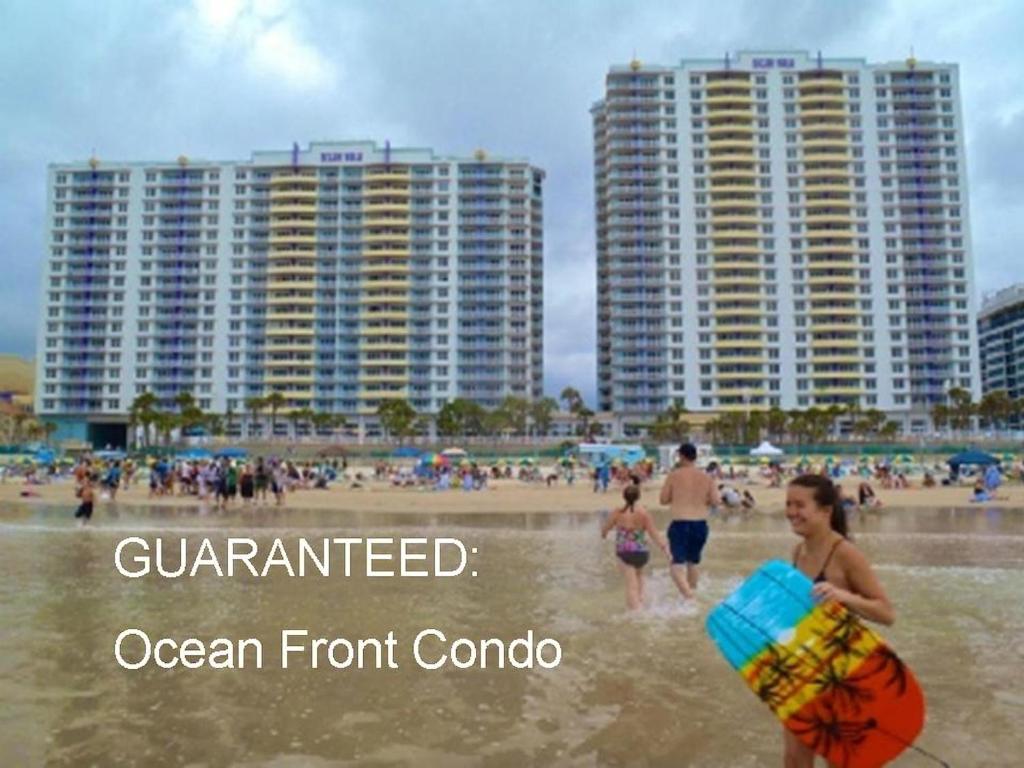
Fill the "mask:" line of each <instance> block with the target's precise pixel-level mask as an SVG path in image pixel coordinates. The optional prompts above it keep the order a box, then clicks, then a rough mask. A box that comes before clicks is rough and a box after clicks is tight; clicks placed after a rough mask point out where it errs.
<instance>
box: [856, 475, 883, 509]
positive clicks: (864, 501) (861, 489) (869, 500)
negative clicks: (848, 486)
mask: <svg viewBox="0 0 1024 768" xmlns="http://www.w3.org/2000/svg"><path fill="white" fill-rule="evenodd" d="M857 503H858V504H859V505H860V506H861V507H880V506H882V501H881V500H880V499H879V498H878V497H877V496H875V489H874V488H872V487H871V483H869V482H868V481H867V480H864V481H862V482H861V484H860V485H859V486H857Z"/></svg>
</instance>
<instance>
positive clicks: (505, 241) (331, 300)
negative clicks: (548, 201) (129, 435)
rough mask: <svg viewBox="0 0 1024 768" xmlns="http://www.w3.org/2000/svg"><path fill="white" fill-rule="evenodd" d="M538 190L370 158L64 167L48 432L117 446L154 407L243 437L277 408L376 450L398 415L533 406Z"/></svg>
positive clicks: (357, 153) (538, 361) (512, 172)
mask: <svg viewBox="0 0 1024 768" xmlns="http://www.w3.org/2000/svg"><path fill="white" fill-rule="evenodd" d="M543 181H544V172H543V171H541V170H540V169H538V168H535V167H533V166H531V165H530V163H529V162H528V161H527V160H523V159H516V158H501V157H492V156H489V155H487V154H486V153H485V152H483V151H478V152H476V153H475V154H474V156H472V157H440V156H437V155H435V154H434V153H433V152H432V151H430V150H427V149H405V148H395V147H391V146H390V144H388V143H385V144H383V145H378V144H375V143H371V142H341V143H338V142H330V143H313V144H311V145H310V146H309V147H308V148H305V149H302V148H300V147H299V146H298V145H294V146H293V147H292V149H291V150H284V151H259V152H255V153H253V155H252V157H251V159H249V160H240V161H226V162H219V161H217V162H213V161H206V160H198V159H192V158H188V157H179V158H177V159H172V160H169V161H162V162H161V161H157V162H142V161H137V162H136V161H132V162H121V161H112V160H105V159H102V158H99V159H97V158H92V159H90V160H89V161H87V162H79V163H56V164H53V165H51V166H50V167H49V172H48V210H47V220H48V231H47V236H46V237H47V247H48V251H49V253H48V258H47V262H46V266H45V270H44V287H43V291H44V302H43V304H44V309H43V316H42V319H41V324H40V328H39V336H38V355H37V360H38V372H37V373H38V378H37V400H36V403H37V411H38V413H39V414H40V415H41V417H42V418H44V419H46V420H48V421H54V422H56V423H57V424H58V426H59V431H58V433H57V437H58V438H77V439H80V440H88V441H91V442H93V443H94V444H105V443H108V442H109V443H112V444H114V445H120V444H123V442H124V441H123V436H124V434H125V425H126V424H127V421H128V413H129V408H130V406H131V403H132V401H133V400H134V399H135V397H136V396H137V395H139V394H141V393H142V392H146V391H149V392H152V393H154V394H155V395H156V396H157V397H158V398H159V399H160V401H161V403H162V405H163V406H164V407H165V408H167V409H168V410H173V408H174V398H175V396H177V395H178V394H179V393H181V392H191V393H192V394H193V395H194V396H195V398H196V401H197V403H198V405H199V406H200V407H201V408H202V409H203V410H204V411H208V412H215V413H221V414H225V413H228V412H231V413H234V414H236V415H237V417H238V418H239V419H240V418H241V416H242V415H243V414H244V413H245V412H246V400H247V399H248V398H253V397H265V396H267V395H269V394H270V393H272V392H278V393H280V394H281V396H282V397H283V398H284V400H285V402H286V405H285V407H284V409H283V411H287V410H289V409H300V408H311V409H313V410H314V411H317V412H327V413H334V414H342V415H344V416H346V418H348V419H349V421H350V423H353V424H355V425H357V426H358V428H359V429H360V430H362V431H365V432H369V433H373V432H374V431H375V430H376V429H377V423H376V417H375V413H376V410H377V408H378V406H379V404H380V403H382V402H384V401H387V400H389V399H397V398H400V399H404V400H407V401H408V402H409V403H410V404H411V405H412V406H413V408H415V409H416V410H417V411H419V412H420V413H428V414H429V413H436V412H437V411H438V410H439V409H440V408H441V406H442V405H443V404H444V403H445V402H447V401H449V400H452V399H454V398H467V399H470V400H474V401H476V402H479V403H481V404H483V405H485V406H494V405H496V404H497V403H498V402H499V401H501V400H502V399H503V398H504V397H506V396H508V395H515V396H519V397H524V398H528V399H532V398H537V397H540V396H541V394H542V375H543V371H542V355H543V316H542V313H543V295H542V291H543V194H542V192H543ZM282 421H283V420H282ZM285 426H286V425H285Z"/></svg>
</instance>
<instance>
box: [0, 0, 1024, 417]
mask: <svg viewBox="0 0 1024 768" xmlns="http://www.w3.org/2000/svg"><path fill="white" fill-rule="evenodd" d="M57 19H59V23H56V22H55V20H57ZM1022 37H1024V14H1021V13H1020V12H1019V3H1016V2H1013V0H1004V2H985V3H974V4H966V5H965V4H963V3H961V2H955V1H954V0H866V1H862V2H855V1H853V0H848V1H844V2H839V1H838V0H837V1H836V2H829V3H822V2H817V1H816V0H790V1H789V2H779V1H772V0H747V1H746V2H727V1H722V2H717V3H704V2H690V3H680V2H678V0H645V1H638V2H627V0H606V1H604V2H600V1H598V0H592V1H588V2H584V1H583V0H565V1H564V2H557V3H554V2H550V0H521V1H520V2H516V3H511V2H504V3H499V2H470V1H468V0H432V2H422V1H421V0H389V2H386V3H385V2H373V1H371V0H348V1H347V2H338V1H335V0H304V1H303V2H301V3H300V2H295V1H293V0H194V1H193V2H190V3H184V4H171V3H165V2H159V1H158V0H108V1H107V2H104V3H101V4H95V3H81V2H52V3H45V4H42V3H40V4H30V3H0V78H3V79H2V85H0V140H2V142H0V145H2V146H3V148H4V152H3V153H0V200H3V202H4V205H3V206H0V231H3V233H4V238H3V239H2V240H0V270H2V271H3V274H4V276H5V279H4V281H2V282H0V306H2V307H3V308H4V319H5V322H4V323H3V324H0V350H2V351H13V352H18V353H20V354H26V355H31V354H33V351H34V344H35V328H36V324H37V319H36V318H38V313H39V306H40V298H41V291H40V290H39V289H38V286H40V284H41V264H42V261H43V258H44V254H45V246H44V243H43V234H44V229H45V222H44V221H43V206H44V202H45V200H44V189H43V185H44V181H45V166H46V164H47V163H48V162H53V161H66V160H74V159H84V158H86V157H88V156H89V154H90V152H91V150H92V148H94V147H95V148H96V150H97V152H98V153H99V154H100V156H101V157H106V158H111V159H113V158H123V159H150V158H152V159H159V158H173V157H176V156H178V155H179V154H186V155H189V156H191V157H208V158H245V157H247V156H248V155H249V153H250V152H251V151H252V150H254V149H269V148H275V147H277V148H287V147H289V146H291V143H292V141H300V142H302V143H305V142H307V141H309V140H314V139H316V140H319V139H350V138H359V139H362V138H370V139H376V140H378V141H383V140H384V139H390V140H391V142H392V144H393V145H412V146H425V147H432V148H434V149H435V150H436V151H437V152H438V153H439V154H442V155H456V154H468V153H470V152H472V151H473V150H474V149H476V148H477V147H483V148H485V149H487V150H488V151H489V152H491V153H492V154H499V155H516V156H526V157H529V158H530V160H531V161H532V162H533V163H535V164H536V165H539V166H541V167H542V168H544V169H545V170H546V171H547V182H546V184H545V222H546V227H545V262H546V279H545V307H546V312H545V320H546V322H545V346H546V352H547V354H546V361H545V364H546V374H547V375H546V381H547V387H546V388H547V391H548V392H555V393H557V390H558V389H560V388H561V386H563V385H564V384H567V383H571V384H573V385H574V386H576V387H578V388H579V389H580V390H581V391H583V392H584V393H585V394H586V395H587V396H588V397H590V398H591V401H592V396H593V393H594V391H595V388H596V387H595V382H594V372H595V367H594V346H595V315H596V309H595V306H594V303H595V275H594V260H595V256H594V248H595V246H594V222H593V167H592V165H593V148H592V138H591V124H590V116H589V112H588V110H589V108H590V106H591V104H592V102H593V101H595V100H597V99H599V98H601V96H602V88H603V83H604V76H605V73H606V72H607V70H608V67H609V66H610V65H611V64H613V63H625V62H627V61H629V59H630V58H631V57H632V56H633V55H634V53H635V54H636V55H637V56H638V57H639V58H640V59H641V60H644V61H647V62H650V63H663V64H672V63H675V62H677V61H678V60H680V59H682V58H691V57H719V56H722V55H723V54H724V53H725V52H726V51H736V50H738V49H750V48H785V47H796V48H799V49H804V50H809V51H812V52H813V51H816V50H818V49H821V50H822V52H823V53H824V54H825V55H826V56H850V57H860V58H866V59H868V60H869V61H888V60H894V59H902V58H904V57H905V56H906V55H907V54H908V53H909V50H910V47H911V46H914V48H915V50H916V53H917V56H918V57H919V58H921V59H938V60H944V61H956V62H959V63H960V65H961V89H962V94H963V104H964V110H965V119H966V132H967V139H968V165H969V176H970V179H969V181H970V190H971V196H972V199H971V218H972V226H973V233H972V236H973V242H974V253H975V263H976V272H977V277H978V283H979V288H981V289H982V290H992V289H994V288H997V287H1000V286H1001V285H1003V284H1004V283H1005V282H1006V280H1007V276H1012V275H1014V274H1016V271H1015V267H1017V265H1019V261H1020V253H1019V247H1018V245H1017V244H1018V243H1019V242H1020V241H1021V239H1022V237H1024V232H1022V231H1020V230H1021V228H1022V226H1024V225H1018V224H1016V222H1024V211H1022V210H1021V207H1022V206H1021V196H1022V193H1024V190H1022V188H1021V181H1020V180H1021V179H1022V178H1024V168H1022V167H1021V165H1020V162H1021V160H1020V158H1021V157H1022V156H1024V155H1022V154H1021V153H1020V152H1019V151H1018V149H1017V148H1018V147H1020V146H1024V118H1022V117H1021V113H1022V111H1024V92H1022V89H1021V86H1020V83H1019V79H1018V78H1015V77H1013V76H1012V75H1013V73H1015V72H1018V71H1020V70H1021V68H1022V66H1024V53H1021V52H1020V49H1019V45H1018V41H1019V40H1020V39H1021V38H1022Z"/></svg>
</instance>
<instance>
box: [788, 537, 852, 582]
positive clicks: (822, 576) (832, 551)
mask: <svg viewBox="0 0 1024 768" xmlns="http://www.w3.org/2000/svg"><path fill="white" fill-rule="evenodd" d="M844 541H846V539H839V540H838V541H837V542H836V543H835V544H833V545H832V549H830V550H829V551H828V556H827V557H826V558H825V562H824V563H822V566H821V570H820V571H819V572H818V575H817V576H815V577H814V583H815V584H820V583H821V582H823V581H825V569H826V568H828V564H829V563H831V562H832V555H834V554H835V553H836V550H837V549H839V545H840V544H842V543H843V542H844ZM800 547H801V548H802V547H803V544H801V545H800ZM799 556H800V548H798V549H797V551H796V552H795V553H794V554H793V567H794V568H796V567H797V564H796V561H797V558H798V557H799Z"/></svg>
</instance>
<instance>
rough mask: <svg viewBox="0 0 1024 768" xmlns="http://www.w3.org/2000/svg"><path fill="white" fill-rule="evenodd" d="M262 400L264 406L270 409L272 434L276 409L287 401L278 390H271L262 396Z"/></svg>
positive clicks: (275, 424) (275, 419) (275, 420)
mask: <svg viewBox="0 0 1024 768" xmlns="http://www.w3.org/2000/svg"><path fill="white" fill-rule="evenodd" d="M263 401H264V402H265V403H266V406H267V407H268V408H269V409H270V434H271V435H273V434H274V428H275V427H276V426H277V411H278V409H280V408H281V407H282V406H283V405H284V404H285V403H286V402H287V401H286V400H285V399H284V395H282V394H281V393H280V392H271V393H270V394H269V395H267V396H266V397H265V398H263Z"/></svg>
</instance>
